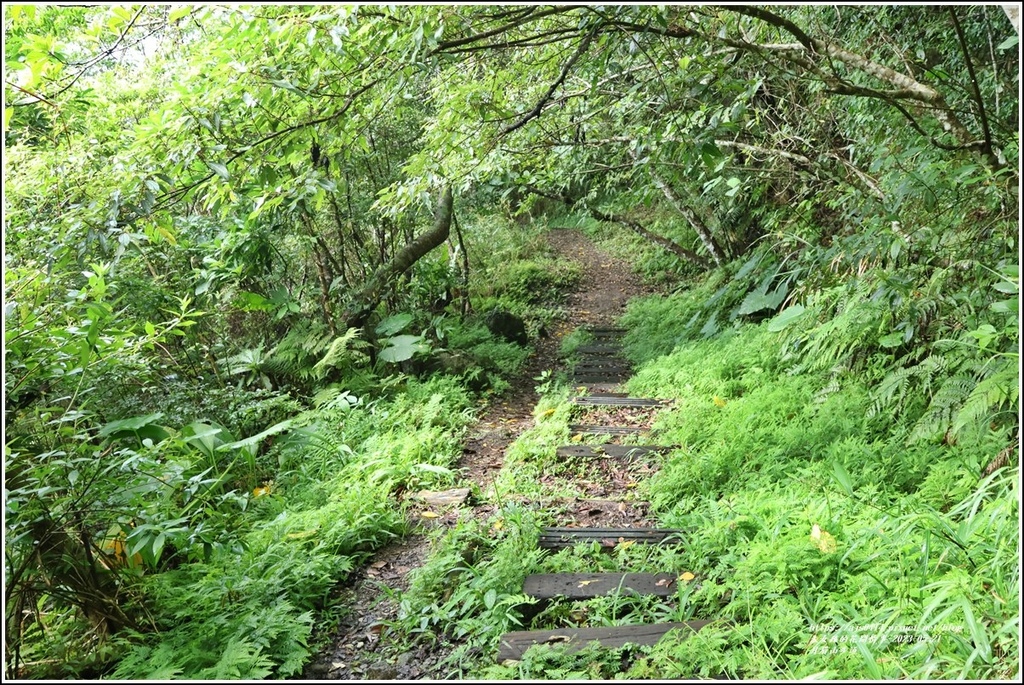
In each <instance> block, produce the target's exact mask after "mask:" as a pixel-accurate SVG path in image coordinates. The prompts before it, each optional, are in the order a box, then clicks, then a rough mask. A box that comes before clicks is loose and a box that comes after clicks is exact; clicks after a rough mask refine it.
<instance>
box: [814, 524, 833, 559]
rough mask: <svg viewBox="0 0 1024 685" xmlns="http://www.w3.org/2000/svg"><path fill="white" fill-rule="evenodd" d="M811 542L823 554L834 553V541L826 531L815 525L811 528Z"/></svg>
mask: <svg viewBox="0 0 1024 685" xmlns="http://www.w3.org/2000/svg"><path fill="white" fill-rule="evenodd" d="M811 542H813V543H814V546H815V547H817V548H818V549H819V550H820V551H821V552H822V553H824V554H832V553H833V552H835V551H836V539H835V538H834V537H832V535H831V534H830V533H829V532H828V531H827V530H822V529H821V526H819V525H818V524H817V523H815V524H814V525H813V526H811Z"/></svg>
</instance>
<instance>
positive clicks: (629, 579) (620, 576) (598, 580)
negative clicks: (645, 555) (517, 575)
mask: <svg viewBox="0 0 1024 685" xmlns="http://www.w3.org/2000/svg"><path fill="white" fill-rule="evenodd" d="M676 580H677V578H676V574H675V573H536V574H533V575H530V576H526V580H524V581H523V594H525V595H529V596H530V597H536V598H537V599H556V598H558V597H564V598H566V599H593V598H594V597H603V596H605V595H614V594H619V595H653V596H655V597H671V596H673V595H675V593H676Z"/></svg>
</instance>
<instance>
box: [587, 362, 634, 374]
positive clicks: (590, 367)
mask: <svg viewBox="0 0 1024 685" xmlns="http://www.w3.org/2000/svg"><path fill="white" fill-rule="evenodd" d="M572 372H573V373H574V374H576V375H583V374H588V373H626V374H629V373H632V372H633V367H631V366H629V365H628V364H624V363H622V362H621V361H609V362H607V363H604V362H597V363H594V362H580V363H579V364H577V365H576V366H574V367H573V369H572Z"/></svg>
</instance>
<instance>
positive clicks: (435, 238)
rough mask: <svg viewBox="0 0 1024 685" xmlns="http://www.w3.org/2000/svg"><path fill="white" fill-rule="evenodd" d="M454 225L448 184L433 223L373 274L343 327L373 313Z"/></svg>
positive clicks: (360, 322) (358, 323)
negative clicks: (399, 279) (392, 287)
mask: <svg viewBox="0 0 1024 685" xmlns="http://www.w3.org/2000/svg"><path fill="white" fill-rule="evenodd" d="M451 227H452V191H451V188H445V189H444V190H442V191H441V198H440V201H439V202H438V205H437V211H436V212H435V214H434V227H433V228H431V229H430V230H429V231H427V232H426V233H424V234H423V235H421V236H420V237H419V238H417V239H416V240H414V241H412V242H411V243H409V244H407V245H406V246H405V247H403V248H402V249H401V250H400V251H399V252H398V254H396V255H395V256H394V257H393V258H392V259H391V261H389V262H388V263H387V264H383V265H381V266H380V267H379V268H378V269H377V271H376V272H375V273H374V274H373V276H371V277H370V280H369V283H367V285H366V287H365V288H363V290H362V291H361V292H360V293H359V294H358V295H356V296H355V298H354V300H353V303H352V305H351V306H350V307H349V309H348V311H347V312H346V313H345V315H344V321H345V324H344V326H343V327H342V328H343V329H348V328H361V327H362V326H363V325H364V324H365V323H366V320H367V319H368V318H369V317H370V313H371V312H373V310H374V309H375V308H376V307H377V305H378V304H380V301H381V300H382V299H383V298H384V296H385V295H386V294H387V291H388V288H389V287H390V286H391V284H392V282H393V281H394V280H395V279H396V278H398V277H399V276H401V275H402V274H404V273H405V272H406V271H408V270H409V268H410V267H411V266H412V265H413V264H415V263H416V262H417V261H418V260H419V259H420V258H421V257H423V256H424V255H426V254H427V253H428V252H430V251H431V250H433V249H434V248H435V247H438V246H440V245H443V244H444V242H445V241H446V240H448V233H449V232H450V231H451Z"/></svg>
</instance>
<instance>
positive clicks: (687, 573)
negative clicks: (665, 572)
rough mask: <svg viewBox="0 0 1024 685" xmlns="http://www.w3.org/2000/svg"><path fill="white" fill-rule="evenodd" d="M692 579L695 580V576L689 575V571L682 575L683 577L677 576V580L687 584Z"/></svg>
mask: <svg viewBox="0 0 1024 685" xmlns="http://www.w3.org/2000/svg"><path fill="white" fill-rule="evenodd" d="M694 578H696V576H695V575H693V574H692V573H690V572H689V571H686V572H685V573H683V575H681V576H679V580H681V581H683V582H684V583H689V582H690V581H691V580H693V579H694Z"/></svg>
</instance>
